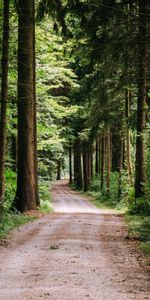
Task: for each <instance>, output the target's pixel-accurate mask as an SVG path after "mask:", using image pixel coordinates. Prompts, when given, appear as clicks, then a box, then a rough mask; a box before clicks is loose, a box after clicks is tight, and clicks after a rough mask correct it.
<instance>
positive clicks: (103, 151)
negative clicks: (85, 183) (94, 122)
mask: <svg viewBox="0 0 150 300" xmlns="http://www.w3.org/2000/svg"><path fill="white" fill-rule="evenodd" d="M101 141H102V157H101V190H103V188H104V178H105V158H106V156H105V154H106V152H105V148H106V140H105V134H104V133H103V134H102V139H101Z"/></svg>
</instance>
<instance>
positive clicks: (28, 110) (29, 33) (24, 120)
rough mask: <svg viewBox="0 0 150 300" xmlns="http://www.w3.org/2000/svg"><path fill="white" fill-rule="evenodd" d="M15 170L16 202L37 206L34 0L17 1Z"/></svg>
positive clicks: (24, 207)
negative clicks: (16, 145) (16, 130)
mask: <svg viewBox="0 0 150 300" xmlns="http://www.w3.org/2000/svg"><path fill="white" fill-rule="evenodd" d="M18 13H19V19H18V22H19V24H18V172H17V191H16V197H15V206H16V208H17V209H18V210H19V211H21V212H22V211H26V210H29V209H35V208H36V206H37V188H36V182H37V180H36V176H35V173H36V170H35V142H34V141H35V125H34V121H35V112H34V108H35V71H34V64H35V53H34V32H35V31H34V0H27V1H23V0H19V1H18Z"/></svg>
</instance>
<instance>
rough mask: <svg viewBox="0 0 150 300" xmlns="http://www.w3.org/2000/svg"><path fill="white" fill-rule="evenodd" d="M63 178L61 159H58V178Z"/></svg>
mask: <svg viewBox="0 0 150 300" xmlns="http://www.w3.org/2000/svg"><path fill="white" fill-rule="evenodd" d="M60 179H61V159H59V160H58V161H57V180H60Z"/></svg>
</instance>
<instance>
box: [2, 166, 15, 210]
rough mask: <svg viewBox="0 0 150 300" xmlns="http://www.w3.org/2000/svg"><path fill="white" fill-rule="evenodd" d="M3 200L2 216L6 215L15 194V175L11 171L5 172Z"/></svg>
mask: <svg viewBox="0 0 150 300" xmlns="http://www.w3.org/2000/svg"><path fill="white" fill-rule="evenodd" d="M5 181H6V185H5V198H4V214H5V213H8V212H9V210H10V208H11V205H12V202H13V200H14V197H15V192H16V173H15V172H14V171H12V170H11V169H6V171H5Z"/></svg>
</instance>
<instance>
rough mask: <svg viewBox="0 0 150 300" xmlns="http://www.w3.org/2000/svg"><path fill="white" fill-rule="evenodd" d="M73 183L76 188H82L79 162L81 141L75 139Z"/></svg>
mask: <svg viewBox="0 0 150 300" xmlns="http://www.w3.org/2000/svg"><path fill="white" fill-rule="evenodd" d="M73 150H74V183H75V184H76V186H77V188H79V189H82V187H83V181H82V164H81V143H80V140H79V139H77V140H76V141H75V143H74V149H73Z"/></svg>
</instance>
